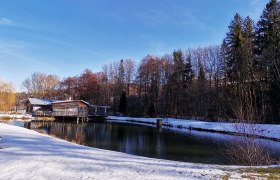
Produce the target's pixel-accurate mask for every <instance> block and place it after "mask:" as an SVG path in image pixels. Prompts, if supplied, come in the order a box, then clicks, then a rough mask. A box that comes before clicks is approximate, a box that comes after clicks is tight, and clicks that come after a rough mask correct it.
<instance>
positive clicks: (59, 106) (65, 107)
mask: <svg viewBox="0 0 280 180" xmlns="http://www.w3.org/2000/svg"><path fill="white" fill-rule="evenodd" d="M89 107H90V104H89V103H87V102H85V101H83V100H72V101H57V102H53V103H52V110H53V112H52V116H53V117H75V118H87V117H88V112H89Z"/></svg>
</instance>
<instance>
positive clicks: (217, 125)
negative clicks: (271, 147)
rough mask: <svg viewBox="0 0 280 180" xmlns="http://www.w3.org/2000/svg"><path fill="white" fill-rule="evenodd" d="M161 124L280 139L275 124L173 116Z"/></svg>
mask: <svg viewBox="0 0 280 180" xmlns="http://www.w3.org/2000/svg"><path fill="white" fill-rule="evenodd" d="M107 119H108V120H116V121H123V122H127V121H129V122H137V123H148V124H156V122H157V119H159V118H132V117H118V116H109V117H108V118H107ZM162 124H163V126H168V127H177V128H186V129H193V130H202V131H213V132H220V133H239V132H240V130H242V131H243V130H245V131H247V133H249V134H250V133H251V132H253V133H254V134H255V135H258V136H259V137H262V138H269V139H273V140H277V141H280V125H276V124H254V125H252V124H236V123H222V122H205V121H198V120H186V119H174V118H163V119H162Z"/></svg>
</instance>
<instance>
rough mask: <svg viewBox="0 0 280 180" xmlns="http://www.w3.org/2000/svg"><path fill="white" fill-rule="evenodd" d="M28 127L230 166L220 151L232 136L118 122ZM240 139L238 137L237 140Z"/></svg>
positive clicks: (74, 139)
mask: <svg viewBox="0 0 280 180" xmlns="http://www.w3.org/2000/svg"><path fill="white" fill-rule="evenodd" d="M24 127H25V128H28V129H33V130H36V131H38V132H40V133H45V134H49V135H52V136H55V137H58V138H61V139H65V140H67V141H70V142H74V143H78V144H82V145H86V146H91V147H96V148H101V149H108V150H114V151H120V152H125V153H129V154H134V155H141V156H146V157H153V158H159V159H169V160H177V161H186V162H198V163H209V164H210V163H211V164H230V162H229V161H228V160H227V159H226V158H225V157H224V156H223V155H222V153H221V151H220V148H224V144H225V143H226V142H228V141H229V139H227V138H232V136H226V135H217V137H215V133H202V132H197V131H189V130H184V132H183V133H182V132H177V131H173V130H171V129H165V128H162V129H157V128H154V127H147V126H142V125H133V124H128V123H116V122H94V123H82V124H76V123H74V122H73V123H71V122H67V123H66V122H43V121H32V122H26V123H25V124H24ZM221 137H223V138H221ZM234 138H236V137H234Z"/></svg>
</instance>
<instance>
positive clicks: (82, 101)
mask: <svg viewBox="0 0 280 180" xmlns="http://www.w3.org/2000/svg"><path fill="white" fill-rule="evenodd" d="M69 102H81V103H84V104H86V105H88V106H89V105H90V104H89V103H88V102H86V101H84V100H66V101H65V100H64V101H54V102H52V104H56V103H69Z"/></svg>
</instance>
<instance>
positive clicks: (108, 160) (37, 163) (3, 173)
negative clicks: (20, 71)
mask: <svg viewBox="0 0 280 180" xmlns="http://www.w3.org/2000/svg"><path fill="white" fill-rule="evenodd" d="M0 136H1V137H2V140H1V143H0V146H1V147H2V149H0V179H1V180H6V179H20V180H24V179H34V180H40V179H67V180H70V179H71V180H72V179H121V180H123V179H133V180H136V179H139V180H140V179H141V180H142V179H160V180H164V179H176V180H177V179H220V178H222V177H223V176H226V175H227V174H231V178H234V179H235V178H241V174H238V173H235V172H234V171H236V168H240V167H238V166H221V165H204V164H195V163H184V162H177V161H168V160H160V159H153V158H146V157H140V156H135V155H129V154H125V153H120V152H114V151H108V150H102V149H97V148H91V147H86V146H81V145H77V144H73V143H70V142H67V141H64V140H60V139H57V138H54V137H50V136H48V135H44V134H40V133H38V132H35V131H32V130H28V129H25V128H21V127H17V126H13V125H8V124H3V123H0Z"/></svg>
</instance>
